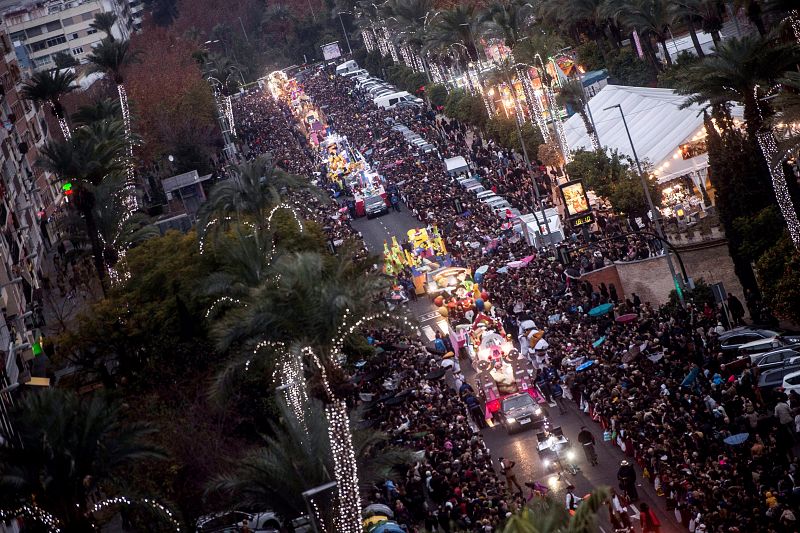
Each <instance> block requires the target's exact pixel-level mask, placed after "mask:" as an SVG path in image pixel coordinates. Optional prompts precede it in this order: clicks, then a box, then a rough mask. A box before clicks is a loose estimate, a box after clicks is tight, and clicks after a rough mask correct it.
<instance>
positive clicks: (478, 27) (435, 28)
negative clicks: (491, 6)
mask: <svg viewBox="0 0 800 533" xmlns="http://www.w3.org/2000/svg"><path fill="white" fill-rule="evenodd" d="M486 22H487V19H486V13H483V12H481V11H479V10H478V9H477V8H476V7H475V6H474V5H473V4H467V5H464V4H459V5H457V6H455V7H454V8H452V9H448V10H445V11H439V12H438V13H437V14H436V16H435V18H434V19H433V22H432V23H431V29H430V32H429V34H428V47H429V48H447V47H448V46H450V45H453V44H460V45H462V46H464V47H465V48H466V54H467V60H468V61H480V55H479V53H478V42H479V41H480V37H481V35H482V33H483V29H484V28H485V25H486Z"/></svg>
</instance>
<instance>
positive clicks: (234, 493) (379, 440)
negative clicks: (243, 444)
mask: <svg viewBox="0 0 800 533" xmlns="http://www.w3.org/2000/svg"><path fill="white" fill-rule="evenodd" d="M281 407H282V412H283V416H282V418H281V423H280V424H276V423H271V424H270V425H271V427H272V432H271V435H272V436H267V437H264V442H263V444H262V445H261V446H259V447H258V448H255V449H253V450H251V451H249V452H248V453H246V454H245V455H244V457H243V458H241V459H237V461H236V463H235V466H233V468H232V469H231V471H229V472H228V473H226V474H223V475H221V476H219V477H217V478H216V479H214V480H212V482H211V483H209V485H208V491H209V492H212V493H217V492H222V493H225V494H228V495H230V496H231V497H232V500H233V501H234V502H236V504H237V505H240V506H243V507H251V508H254V509H263V508H270V509H273V510H274V511H276V512H277V513H278V514H280V515H282V516H296V515H298V514H303V513H305V512H306V507H305V500H304V499H303V496H302V493H303V492H304V491H306V490H309V489H312V488H315V487H318V486H320V485H323V484H325V483H327V482H329V481H332V480H333V479H334V476H333V460H332V458H331V450H330V445H329V440H328V424H327V423H326V420H325V414H324V412H323V409H322V405H321V404H320V403H319V402H311V403H309V404H308V405H307V406H306V407H305V410H306V415H305V416H304V417H303V419H304V420H305V423H304V424H302V423H300V422H299V421H298V419H297V418H296V417H295V416H293V415H292V413H291V412H290V409H289V408H288V406H286V405H285V404H282V405H281ZM387 440H388V436H387V435H386V434H384V433H381V432H378V431H375V430H371V429H364V430H355V431H354V432H353V441H354V447H355V451H356V457H357V458H358V463H359V469H358V471H359V474H360V477H361V479H362V481H363V483H362V489H363V490H365V491H368V490H370V488H371V487H374V485H373V483H375V482H380V481H382V480H384V479H386V476H387V475H389V474H390V473H391V470H392V469H393V468H394V467H395V466H398V465H404V464H407V463H408V462H410V460H411V458H412V453H411V450H405V449H401V448H397V447H394V446H387V445H386V441H387ZM334 529H335V528H334ZM330 530H333V529H330Z"/></svg>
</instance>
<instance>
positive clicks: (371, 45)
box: [361, 28, 375, 54]
mask: <svg viewBox="0 0 800 533" xmlns="http://www.w3.org/2000/svg"><path fill="white" fill-rule="evenodd" d="M361 40H362V41H363V42H364V48H366V49H367V52H368V53H370V54H371V53H372V52H373V51H374V50H375V42H374V41H373V36H372V34H371V33H370V32H369V30H367V29H366V28H363V29H362V30H361Z"/></svg>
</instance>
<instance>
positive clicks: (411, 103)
mask: <svg viewBox="0 0 800 533" xmlns="http://www.w3.org/2000/svg"><path fill="white" fill-rule="evenodd" d="M336 74H337V75H339V76H343V77H345V78H351V79H353V80H355V84H356V87H358V88H359V89H361V90H362V91H364V92H366V93H368V94H369V95H370V97H371V98H372V101H373V102H374V103H375V105H376V106H378V107H382V108H384V109H394V108H407V107H412V108H422V106H423V104H424V102H423V101H422V99H421V98H418V97H416V96H414V95H413V94H411V93H409V92H408V91H401V90H399V89H398V88H397V87H395V86H394V85H392V84H391V83H389V82H387V81H384V80H382V79H380V78H377V77H375V76H372V75H371V74H370V73H369V72H367V71H366V70H365V69H362V68H359V66H358V63H356V62H355V61H353V60H350V61H345V62H344V63H342V64H341V65H339V66H337V67H336Z"/></svg>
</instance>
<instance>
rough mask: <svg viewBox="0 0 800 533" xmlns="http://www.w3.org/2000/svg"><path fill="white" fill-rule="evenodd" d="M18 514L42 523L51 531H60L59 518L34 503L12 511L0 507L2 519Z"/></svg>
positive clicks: (54, 532)
mask: <svg viewBox="0 0 800 533" xmlns="http://www.w3.org/2000/svg"><path fill="white" fill-rule="evenodd" d="M20 515H23V516H28V517H30V518H32V519H33V520H36V521H38V522H40V523H42V524H44V525H45V526H47V528H48V530H49V531H50V532H51V533H60V531H61V528H60V527H59V524H60V523H61V522H60V520H58V519H57V518H56V517H55V516H53V515H51V514H50V513H48V512H47V511H45V510H44V509H42V508H41V507H37V506H36V505H23V506H22V507H20V508H18V509H16V510H14V511H10V510H2V509H0V519H2V520H9V519H12V518H15V517H17V516H20Z"/></svg>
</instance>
